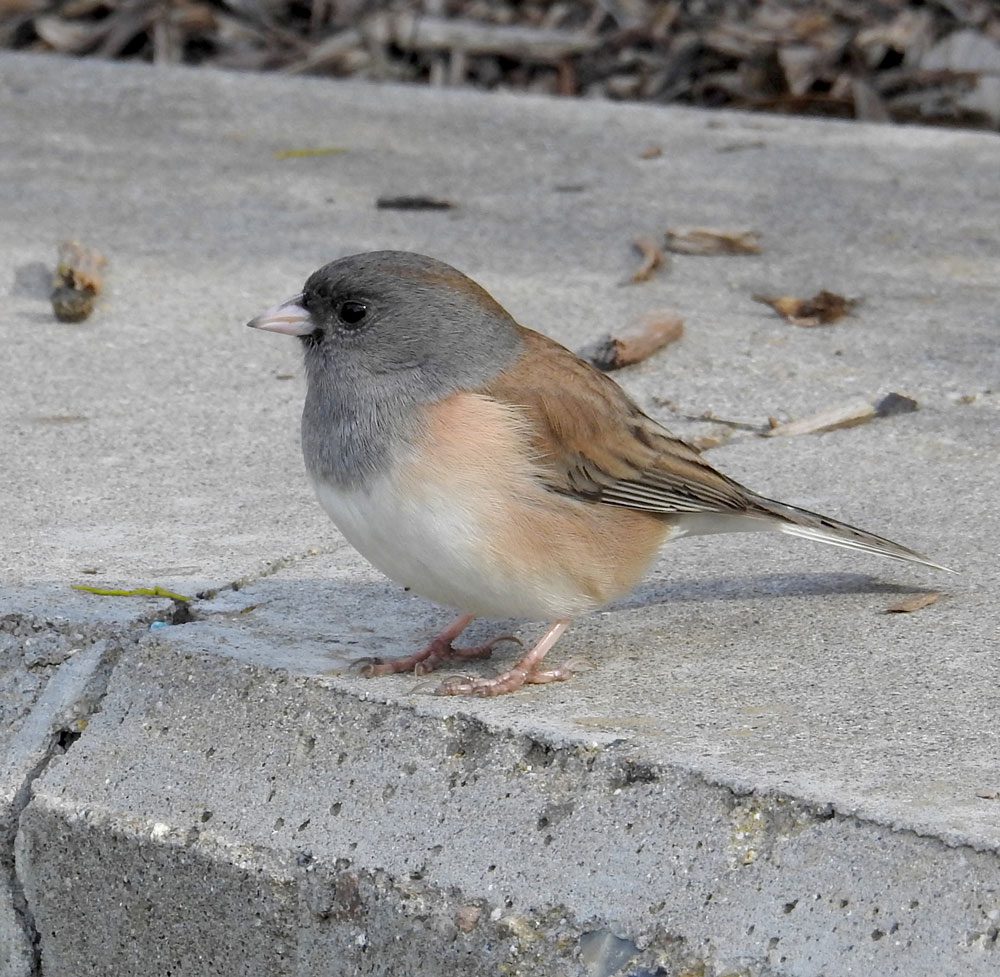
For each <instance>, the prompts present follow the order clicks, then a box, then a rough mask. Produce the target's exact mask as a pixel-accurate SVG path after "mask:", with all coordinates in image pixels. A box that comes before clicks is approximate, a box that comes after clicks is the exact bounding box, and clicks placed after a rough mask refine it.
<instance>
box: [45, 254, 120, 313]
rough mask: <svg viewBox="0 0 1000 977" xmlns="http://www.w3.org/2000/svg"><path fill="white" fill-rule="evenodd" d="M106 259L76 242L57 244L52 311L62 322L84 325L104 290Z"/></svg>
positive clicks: (51, 297)
mask: <svg viewBox="0 0 1000 977" xmlns="http://www.w3.org/2000/svg"><path fill="white" fill-rule="evenodd" d="M107 264H108V259H107V258H105V257H104V255H103V254H101V253H100V252H99V251H94V250H93V249H91V248H87V247H85V246H84V245H82V244H80V243H79V242H78V241H63V242H62V243H61V244H60V245H59V263H58V264H57V266H56V272H55V275H54V276H53V278H52V294H51V296H50V299H51V301H52V311H53V312H55V314H56V318H57V319H59V320H60V321H61V322H83V320H84V319H86V318H87V317H88V316H89V315H90V313H91V312H93V311H94V303H95V302H96V301H97V297H98V295H100V294H101V291H102V289H103V288H104V277H103V273H104V269H105V267H107Z"/></svg>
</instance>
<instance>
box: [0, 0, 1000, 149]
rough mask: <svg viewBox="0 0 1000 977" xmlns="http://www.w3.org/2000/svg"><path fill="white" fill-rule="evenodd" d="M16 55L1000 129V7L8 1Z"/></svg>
mask: <svg viewBox="0 0 1000 977" xmlns="http://www.w3.org/2000/svg"><path fill="white" fill-rule="evenodd" d="M0 48H7V49H15V50H26V51H45V52H58V53H61V54H66V55H74V56H87V57H99V58H124V59H132V60H142V61H149V62H153V63H157V64H190V65H210V66H215V67H219V68H229V69H237V70H246V71H281V72H288V73H292V74H306V73H307V74H315V75H327V76H333V77H358V78H365V79H369V80H379V81H394V82H404V83H413V84H425V85H438V86H465V87H469V88H477V89H486V90H495V89H506V90H519V91H530V92H542V93H546V94H550V95H559V96H564V97H581V98H605V99H622V100H636V101H643V102H661V103H681V104H687V105H698V106H705V107H715V106H726V107H731V108H741V109H751V110H762V111H769V112H784V113H796V114H808V115H822V116H831V117H835V118H846V119H852V118H853V119H864V120H867V121H876V122H918V123H925V124H931V125H947V126H963V127H970V128H980V129H1000V2H998V0H926V2H910V0H877V2H876V0H824V2H805V0H798V2H796V0H763V2H760V0H758V2H753V0H735V2H731V0H730V2H726V0H669V2H654V0H558V2H541V0H534V2H531V0H529V2H516V0H500V2H493V0H426V2H422V3H421V2H388V3H372V2H364V0H0Z"/></svg>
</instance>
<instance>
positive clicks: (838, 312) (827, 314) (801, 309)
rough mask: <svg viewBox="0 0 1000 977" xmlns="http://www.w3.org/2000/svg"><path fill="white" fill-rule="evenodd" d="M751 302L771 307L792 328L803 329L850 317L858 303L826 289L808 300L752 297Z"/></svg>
mask: <svg viewBox="0 0 1000 977" xmlns="http://www.w3.org/2000/svg"><path fill="white" fill-rule="evenodd" d="M753 300H754V301H755V302H762V303H763V304H764V305H769V306H771V308H772V309H774V311H775V312H777V313H778V315H780V316H781V317H782V318H783V319H785V321H786V322H790V323H791V324H792V325H793V326H803V327H805V328H811V327H813V326H829V325H832V324H833V323H834V322H838V321H839V320H840V319H843V318H844V316H845V315H850V314H851V312H852V311H853V310H854V307H855V306H856V305H857V304H858V301H859V300H858V299H848V298H844V296H843V295H838V294H837V293H836V292H828V291H827V290H826V289H823V290H822V291H819V292H817V293H816V294H815V295H814V296H813V297H812V298H808V299H798V298H795V297H794V296H791V295H754V296H753Z"/></svg>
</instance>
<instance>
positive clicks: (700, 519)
mask: <svg viewBox="0 0 1000 977" xmlns="http://www.w3.org/2000/svg"><path fill="white" fill-rule="evenodd" d="M747 495H748V496H749V498H748V500H747V501H748V503H749V506H748V508H747V510H746V511H745V512H740V513H735V512H719V511H714V512H691V513H684V514H683V515H680V516H678V517H675V518H676V519H677V522H676V526H677V533H676V535H677V536H703V535H708V534H710V533H760V532H782V533H788V534H789V535H790V536H800V537H801V538H802V539H813V540H816V542H818V543H829V545H830V546H842V547H844V549H848V550H860V551H861V552H862V553H874V554H876V555H877V556H887V557H889V559H890V560H903V561H905V562H907V563H920V564H923V565H924V566H927V567H933V568H934V569H935V570H947V571H948V572H949V573H954V572H955V571H954V570H952V569H951V568H950V567H946V566H942V565H941V564H940V563H935V562H934V561H933V560H931V559H928V558H927V557H926V556H924V555H923V554H922V553H917V552H916V551H915V550H911V549H909V548H908V547H906V546H901V545H900V544H899V543H894V542H893V541H892V540H891V539H885V538H884V537H882V536H876V535H875V534H874V533H867V532H865V531H864V530H863V529H856V528H855V527H854V526H848V525H847V523H845V522H838V521H837V520H836V519H831V518H830V517H829V516H821V515H820V514H819V513H817V512H809V511H808V510H807V509H799V508H798V507H797V506H794V505H787V504H786V503H784V502H774V501H772V500H771V499H765V498H764V497H763V496H760V495H754V494H751V493H749V492H748V493H747Z"/></svg>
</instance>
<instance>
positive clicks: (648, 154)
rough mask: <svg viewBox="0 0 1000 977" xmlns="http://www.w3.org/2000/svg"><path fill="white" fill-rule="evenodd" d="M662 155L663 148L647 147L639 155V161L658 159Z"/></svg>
mask: <svg viewBox="0 0 1000 977" xmlns="http://www.w3.org/2000/svg"><path fill="white" fill-rule="evenodd" d="M662 155H663V147H662V146H647V147H646V148H645V149H644V150H643V151H642V152H641V153H639V159H657V158H658V157H660V156H662Z"/></svg>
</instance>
